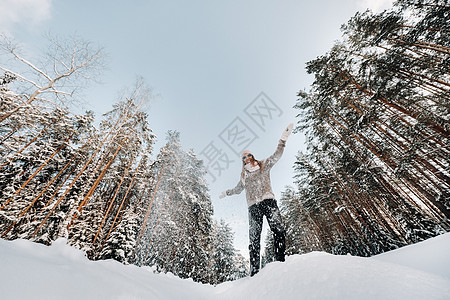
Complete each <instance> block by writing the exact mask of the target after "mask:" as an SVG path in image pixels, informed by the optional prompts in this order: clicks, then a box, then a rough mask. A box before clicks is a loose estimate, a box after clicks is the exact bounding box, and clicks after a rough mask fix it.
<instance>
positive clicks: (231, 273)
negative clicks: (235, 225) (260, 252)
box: [208, 219, 238, 285]
mask: <svg viewBox="0 0 450 300" xmlns="http://www.w3.org/2000/svg"><path fill="white" fill-rule="evenodd" d="M233 238H234V234H233V232H232V230H231V228H230V226H229V225H228V224H226V223H225V221H224V220H222V219H221V220H220V221H219V222H217V221H214V223H213V231H212V249H211V252H210V259H209V261H210V265H209V266H208V268H209V270H210V276H211V279H210V280H209V282H210V283H211V284H215V285H216V284H220V283H222V282H225V281H230V280H234V279H236V278H235V276H236V274H235V272H236V269H237V268H238V267H237V266H236V265H235V263H236V262H235V258H236V256H237V254H236V250H235V249H234V246H233Z"/></svg>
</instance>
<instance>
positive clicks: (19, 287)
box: [0, 233, 450, 300]
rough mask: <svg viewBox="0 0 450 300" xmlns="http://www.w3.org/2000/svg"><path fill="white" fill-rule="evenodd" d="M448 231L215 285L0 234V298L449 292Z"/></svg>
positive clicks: (317, 256)
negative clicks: (370, 253)
mask: <svg viewBox="0 0 450 300" xmlns="http://www.w3.org/2000/svg"><path fill="white" fill-rule="evenodd" d="M449 253H450V233H447V234H445V235H441V236H438V237H436V238H433V239H430V240H427V241H424V242H421V243H418V244H416V245H411V246H408V247H404V248H401V249H398V250H395V251H391V252H389V253H384V254H382V255H378V256H374V257H372V258H361V257H353V256H336V255H330V254H326V253H322V252H313V253H309V254H306V255H294V256H290V257H288V258H287V260H286V262H284V263H279V262H275V263H271V264H269V265H268V266H266V267H265V268H264V269H262V270H261V272H260V273H259V274H257V275H256V276H254V277H252V278H243V279H241V280H237V281H234V282H227V283H224V284H221V285H218V286H216V287H214V286H211V285H204V284H199V283H195V282H193V281H192V280H182V279H180V278H177V277H175V276H173V275H171V274H154V273H153V270H152V269H151V268H144V267H143V268H140V267H136V266H132V265H122V264H120V263H118V262H116V261H112V260H108V261H96V262H94V261H89V260H88V259H87V258H86V257H85V256H84V254H83V252H81V251H78V250H76V249H74V248H72V247H70V246H68V245H66V241H65V240H63V239H60V240H58V241H56V242H55V243H54V244H53V245H52V246H50V247H47V246H44V245H40V244H35V243H32V242H30V241H26V240H16V241H5V240H0V257H1V260H0V295H1V298H2V299H247V300H248V299H364V300H367V299H396V300H398V299H408V300H413V299H450V255H449Z"/></svg>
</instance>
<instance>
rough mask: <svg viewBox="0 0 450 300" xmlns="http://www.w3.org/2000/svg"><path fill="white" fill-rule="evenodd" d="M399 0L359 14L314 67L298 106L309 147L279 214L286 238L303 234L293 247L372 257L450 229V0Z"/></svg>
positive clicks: (346, 26)
mask: <svg viewBox="0 0 450 300" xmlns="http://www.w3.org/2000/svg"><path fill="white" fill-rule="evenodd" d="M395 5H396V7H394V9H392V10H389V11H385V12H383V13H380V14H372V13H371V12H369V11H367V12H364V13H357V14H356V15H355V17H353V18H352V19H351V20H350V21H349V22H348V23H347V24H346V25H344V26H343V31H344V36H345V39H344V42H342V43H337V44H336V45H335V46H334V47H333V48H332V49H331V51H329V52H328V53H327V54H325V55H323V56H320V57H318V58H317V59H315V60H313V61H311V62H309V63H308V65H307V69H308V72H309V73H311V74H314V76H315V81H314V83H313V85H312V87H311V91H310V92H303V91H301V92H299V97H300V99H299V101H298V103H297V105H296V108H297V109H299V110H300V114H299V117H300V119H299V126H298V128H297V130H304V131H306V133H307V137H308V150H307V153H306V154H300V155H299V157H298V159H297V162H296V168H297V171H296V172H297V182H296V183H297V186H298V190H297V191H294V193H292V192H288V193H286V196H287V201H283V207H282V211H284V215H285V216H286V217H287V223H288V224H287V226H288V234H289V233H290V234H296V232H295V228H305V229H307V230H306V231H307V232H306V233H305V232H304V231H303V233H302V234H303V235H304V236H305V237H304V238H302V239H303V242H302V243H297V244H296V245H294V243H292V244H290V245H291V246H290V247H291V248H289V246H288V252H289V251H299V252H302V251H307V250H308V249H315V247H318V248H319V249H321V250H326V251H330V252H333V253H342V254H344V253H352V254H357V255H364V256H366V255H372V254H375V253H380V252H383V251H386V250H390V249H392V248H395V247H398V246H400V245H404V244H408V243H412V242H416V241H419V240H423V239H425V238H428V237H431V236H434V235H436V234H439V233H441V232H443V231H446V230H449V229H450V224H449V222H448V216H449V208H448V207H449V205H448V195H449V188H450V177H449V175H450V174H449V173H448V163H449V161H448V156H449V149H448V147H446V145H448V143H449V141H448V138H449V129H448V120H449V110H448V109H449V108H448V105H446V103H448V100H449V97H448V91H449V87H450V85H449V84H448V80H449V78H450V77H449V74H450V72H449V68H448V64H445V63H444V62H446V61H448V59H449V55H450V52H449V51H448V44H449V40H450V39H449V35H448V16H449V15H448V14H449V10H448V4H447V1H432V0H430V1H413V2H411V1H398V2H396V4H395ZM410 16H413V17H410ZM289 198H291V199H294V200H295V201H294V202H295V203H298V205H297V206H298V208H296V207H293V205H292V203H290V204H288V203H289V200H288V199H289ZM296 199H298V200H296ZM298 210H301V211H303V212H304V215H305V217H304V218H299V219H295V218H292V217H289V216H290V215H292V214H294V213H295V212H296V211H297V212H298ZM289 240H294V239H292V237H288V241H289ZM304 243H305V244H304Z"/></svg>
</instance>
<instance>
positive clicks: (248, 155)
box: [242, 153, 255, 165]
mask: <svg viewBox="0 0 450 300" xmlns="http://www.w3.org/2000/svg"><path fill="white" fill-rule="evenodd" d="M254 160H255V158H254V157H253V154H251V153H245V154H244V155H243V156H242V161H243V162H244V165H246V164H248V163H251V162H253V161H254Z"/></svg>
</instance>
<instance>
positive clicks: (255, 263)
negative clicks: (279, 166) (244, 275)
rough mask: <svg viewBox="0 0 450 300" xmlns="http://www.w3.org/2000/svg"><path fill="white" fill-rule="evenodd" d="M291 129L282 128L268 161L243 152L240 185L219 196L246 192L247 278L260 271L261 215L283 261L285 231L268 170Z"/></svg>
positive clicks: (276, 256) (284, 143) (283, 145)
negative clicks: (248, 263) (248, 256)
mask: <svg viewBox="0 0 450 300" xmlns="http://www.w3.org/2000/svg"><path fill="white" fill-rule="evenodd" d="M292 127H293V124H292V123H291V124H289V126H288V127H287V128H286V129H285V131H284V132H283V134H282V136H281V139H280V141H279V143H278V147H277V150H276V151H275V153H274V154H272V155H271V156H270V157H268V158H267V159H264V160H261V161H258V160H256V159H255V157H254V156H253V154H252V153H251V152H250V151H249V150H245V151H244V152H243V153H242V163H243V167H242V172H241V178H240V180H239V183H238V184H237V185H236V187H235V188H233V189H230V190H226V191H225V192H223V193H222V194H221V195H220V196H219V198H223V197H225V196H231V195H235V194H240V193H241V192H242V191H243V190H244V189H245V192H246V197H247V205H248V219H249V240H250V245H249V251H250V276H253V275H255V274H256V273H258V271H259V268H260V249H261V230H262V224H263V217H264V216H266V219H267V222H268V223H269V227H270V229H271V230H272V232H273V233H274V242H275V245H274V246H275V259H276V260H277V261H284V251H285V239H286V238H285V237H286V231H285V229H284V226H283V222H282V219H281V214H280V210H279V209H278V206H277V201H276V200H275V195H274V193H273V191H272V187H271V183H270V170H271V169H272V167H273V165H274V164H275V163H276V162H277V161H278V160H279V159H280V157H281V155H282V154H283V151H284V147H285V145H286V140H287V139H288V137H289V135H290V134H291V132H292Z"/></svg>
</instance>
